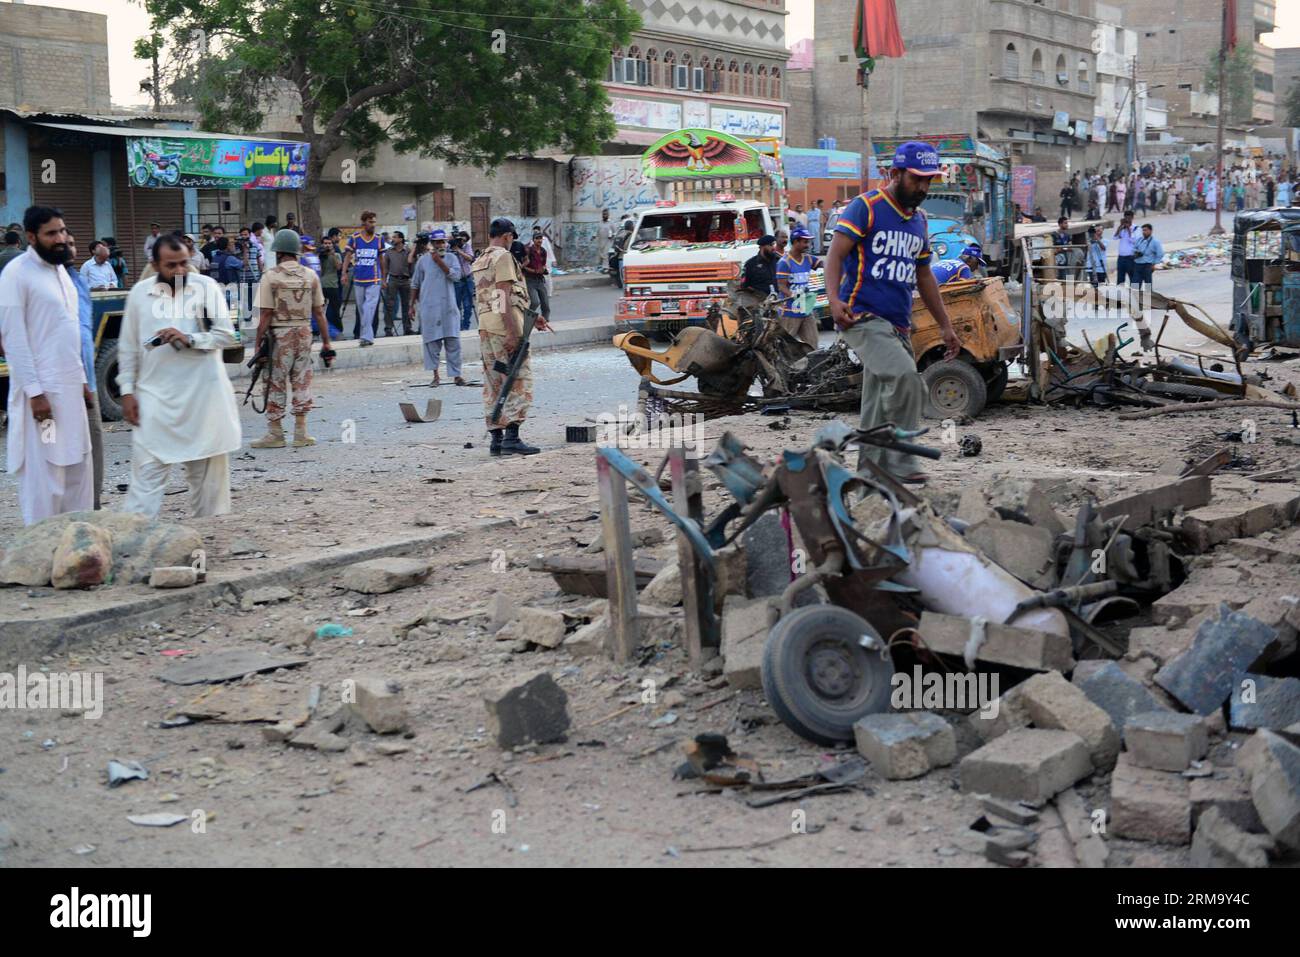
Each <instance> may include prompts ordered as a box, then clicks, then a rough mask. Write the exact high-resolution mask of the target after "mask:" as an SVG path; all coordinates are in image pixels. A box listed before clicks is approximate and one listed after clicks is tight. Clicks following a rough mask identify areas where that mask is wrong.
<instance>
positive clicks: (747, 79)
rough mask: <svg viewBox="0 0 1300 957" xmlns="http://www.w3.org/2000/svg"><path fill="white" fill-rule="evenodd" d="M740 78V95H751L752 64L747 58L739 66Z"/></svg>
mask: <svg viewBox="0 0 1300 957" xmlns="http://www.w3.org/2000/svg"><path fill="white" fill-rule="evenodd" d="M741 79H742V80H743V81H744V82H743V83H741V87H740V94H741V96H753V95H754V64H752V63H750V62H749V61H748V60H746V61H745V65H744V66H743V67H742V68H741Z"/></svg>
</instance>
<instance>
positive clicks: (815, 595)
mask: <svg viewBox="0 0 1300 957" xmlns="http://www.w3.org/2000/svg"><path fill="white" fill-rule="evenodd" d="M923 432H924V430H921V431H920V432H905V431H902V430H899V429H897V428H896V427H894V426H893V425H884V426H880V427H877V428H874V429H871V430H869V431H862V430H856V429H853V428H851V427H849V426H847V425H845V424H844V423H843V422H838V421H836V422H832V423H831V424H829V425H827V426H826V427H825V428H823V429H822V430H821V431H819V432H818V433H817V435H816V436H815V438H814V441H813V444H812V446H811V447H810V448H807V449H803V450H799V451H793V450H787V451H785V452H783V453H782V454H781V455H780V456H779V458H778V459H777V460H776V461H775V462H773V463H772V464H771V465H769V466H767V467H764V466H763V465H762V464H760V463H759V462H758V461H757V460H755V459H754V458H753V457H752V456H750V455H749V454H747V451H746V446H745V445H744V444H743V443H742V442H741V441H740V440H739V439H737V438H736V437H735V436H734V435H733V434H731V433H726V434H724V435H723V437H722V438H721V440H720V441H719V442H718V444H717V446H716V448H715V449H714V450H713V451H712V453H711V454H709V455H708V456H707V457H706V458H704V459H703V461H702V465H703V466H704V467H705V468H708V469H709V470H711V471H712V472H713V473H714V474H715V475H716V476H717V478H718V479H719V480H720V481H721V482H722V484H723V485H724V486H725V488H726V490H727V492H728V493H729V494H730V496H731V497H732V498H733V499H734V501H733V502H732V503H731V504H729V505H728V506H727V507H726V508H725V509H723V510H722V511H721V512H720V513H719V514H718V515H717V516H715V517H714V518H713V519H712V520H711V521H707V522H706V521H704V520H699V521H697V520H694V519H692V518H691V517H689V516H688V515H685V514H682V513H681V512H680V511H678V510H677V509H675V508H674V507H673V505H672V504H670V502H669V500H668V498H667V497H666V496H665V494H664V492H663V491H662V490H661V488H660V486H659V482H658V480H657V479H656V477H655V476H654V475H652V474H651V473H650V471H649V470H647V469H645V468H642V467H641V466H639V465H637V464H636V463H635V462H633V461H632V460H631V459H630V458H628V457H627V456H626V455H625V454H624V453H623V452H621V451H620V450H619V449H618V448H616V447H612V446H611V447H602V448H599V449H598V450H597V455H598V456H600V457H602V458H603V459H604V460H605V461H606V462H607V463H609V466H610V467H611V468H612V469H614V470H615V471H617V472H618V473H620V474H621V475H622V476H623V477H624V478H626V479H627V480H628V481H629V482H630V483H631V484H633V485H634V486H635V487H636V488H638V489H639V490H640V491H641V492H642V493H643V494H644V495H645V497H646V498H647V499H649V500H650V501H651V502H652V503H653V504H654V505H655V507H657V508H658V509H659V510H660V511H662V512H663V513H664V514H665V515H666V516H667V517H668V518H669V519H670V520H671V521H672V522H673V523H674V524H676V525H677V527H678V528H679V529H680V530H681V531H682V533H683V535H684V536H685V538H686V539H687V540H688V541H689V542H690V545H691V550H690V551H689V552H686V553H684V554H683V560H682V564H681V572H682V575H683V580H684V581H685V580H686V578H687V576H689V575H694V576H695V582H696V584H697V585H698V588H699V592H700V595H701V597H700V599H699V604H700V606H701V607H703V608H706V609H708V610H709V611H708V614H712V613H713V608H714V597H715V596H714V595H713V589H714V588H715V587H716V584H717V574H718V572H717V567H716V565H715V559H716V558H717V556H718V552H719V550H721V549H723V548H725V547H726V546H728V545H730V544H731V543H733V542H735V541H737V540H738V539H739V538H740V536H741V535H742V533H744V531H745V530H746V529H747V528H749V527H750V526H752V525H753V524H754V523H755V522H757V521H758V520H759V519H760V517H762V516H763V515H764V514H765V513H767V512H769V511H772V510H775V509H781V510H783V511H784V512H786V513H787V514H788V517H789V519H790V521H791V523H792V525H793V531H794V532H797V536H798V541H797V544H798V547H799V548H800V549H802V555H803V556H805V558H806V561H805V563H804V569H805V570H803V572H802V574H798V575H797V576H796V575H794V573H793V572H792V573H791V577H792V579H793V580H791V581H790V582H789V584H788V585H787V586H785V587H784V590H783V591H781V592H780V594H779V595H778V594H773V595H770V596H769V600H768V624H769V626H770V631H769V632H768V635H767V639H766V645H765V647H764V654H763V660H762V686H763V690H764V692H765V694H766V697H767V699H768V701H769V703H770V704H771V706H772V708H773V709H774V710H775V711H776V713H777V715H778V716H779V717H780V719H781V720H782V721H783V722H784V723H785V724H786V725H788V726H789V727H790V728H791V729H793V730H794V731H795V732H797V733H798V734H800V735H801V736H803V737H805V738H808V739H810V740H812V741H816V742H819V743H822V744H834V743H836V742H842V741H852V740H853V736H854V732H853V726H854V723H855V722H857V721H858V720H859V719H860V718H862V717H863V716H865V715H867V714H871V713H876V712H882V711H887V710H889V707H890V691H891V678H892V676H893V674H894V672H895V670H896V668H898V669H902V670H907V669H909V668H911V667H913V666H914V665H915V664H925V665H927V666H932V665H935V664H941V663H942V662H941V661H940V659H938V658H937V657H936V652H937V651H940V650H941V651H943V652H946V653H949V654H953V653H955V654H956V666H957V667H960V666H961V664H962V663H964V664H965V666H966V668H967V669H969V670H971V671H974V670H975V669H976V667H977V664H976V663H977V662H980V663H982V664H981V667H988V666H989V665H990V664H992V665H993V666H995V667H996V666H998V665H1000V664H1015V663H1016V661H1018V660H1019V653H1018V652H1016V653H1012V654H1011V655H1009V656H1008V655H1006V654H1001V653H999V652H997V651H994V650H992V649H991V646H990V647H989V648H986V642H987V641H988V640H989V638H990V635H991V634H994V635H995V637H996V642H994V644H1001V645H1002V646H1003V647H1005V646H1006V644H1007V642H1008V641H1010V642H1011V643H1013V644H1014V643H1016V642H1021V641H1023V642H1024V643H1025V645H1026V647H1028V646H1029V645H1033V646H1034V647H1036V648H1038V649H1040V652H1039V653H1041V654H1042V655H1044V656H1046V657H1047V658H1052V659H1053V660H1055V661H1057V662H1059V663H1061V664H1059V665H1058V666H1059V667H1063V668H1065V669H1066V670H1068V668H1070V667H1073V660H1074V658H1076V657H1079V658H1082V657H1103V656H1109V657H1119V656H1120V655H1122V654H1123V651H1124V648H1123V647H1122V646H1121V645H1120V644H1119V643H1117V642H1116V641H1115V640H1114V639H1112V638H1111V637H1110V636H1108V634H1107V633H1106V632H1105V631H1104V630H1103V629H1101V628H1099V627H1098V626H1097V624H1096V623H1097V622H1099V620H1102V619H1107V618H1113V617H1117V616H1123V615H1126V614H1132V613H1133V612H1135V611H1136V610H1137V608H1138V604H1137V602H1138V601H1139V600H1143V601H1144V600H1150V599H1151V598H1154V597H1158V596H1159V595H1161V594H1163V593H1165V592H1167V591H1169V590H1170V589H1171V588H1173V587H1175V586H1176V585H1177V584H1179V583H1180V582H1181V581H1182V579H1183V577H1184V573H1183V568H1182V562H1181V559H1180V558H1179V557H1178V555H1177V554H1176V553H1175V552H1174V550H1173V539H1172V535H1171V534H1170V533H1169V532H1168V531H1167V530H1166V529H1165V528H1162V527H1161V522H1160V520H1159V518H1160V517H1159V516H1157V515H1155V514H1146V515H1132V514H1119V513H1115V512H1113V511H1101V512H1099V511H1097V510H1095V509H1093V508H1091V507H1090V506H1085V507H1084V508H1082V509H1081V510H1080V511H1079V513H1078V516H1077V519H1076V528H1075V529H1074V531H1073V533H1068V532H1067V533H1064V534H1058V535H1057V536H1056V537H1055V540H1054V542H1053V547H1052V551H1051V568H1050V574H1049V575H1048V576H1046V577H1042V576H1040V577H1039V578H1038V579H1037V582H1038V584H1040V585H1045V586H1046V587H1043V588H1034V587H1031V586H1030V585H1029V584H1027V583H1026V582H1025V581H1022V580H1021V579H1020V578H1017V577H1016V575H1014V574H1012V573H1011V572H1010V571H1008V570H1007V568H1005V567H1003V566H1002V565H1000V564H998V563H997V562H995V561H994V560H993V559H992V558H990V557H989V555H988V554H986V553H985V552H984V551H983V550H981V548H980V547H978V546H977V545H976V544H975V543H974V542H972V541H971V540H970V539H968V538H967V537H966V536H965V534H964V533H965V531H966V530H967V526H966V524H965V523H964V522H962V521H960V520H959V519H957V518H955V517H951V516H944V515H940V514H939V513H938V512H936V511H935V509H934V508H933V507H932V506H931V505H930V503H928V502H927V501H925V500H923V499H921V498H920V497H918V496H916V495H915V494H913V493H912V492H911V491H909V490H908V489H906V488H905V487H904V486H902V485H901V484H899V483H898V482H896V481H895V480H894V479H893V478H892V477H891V476H890V475H889V474H888V473H886V472H884V471H883V470H881V469H880V468H878V467H877V466H876V465H875V464H874V463H873V462H871V461H870V460H869V459H867V458H866V457H865V456H861V457H860V462H859V470H858V471H856V472H855V471H852V470H850V469H849V468H848V467H847V466H846V465H845V464H844V453H845V452H846V451H847V450H849V449H851V448H852V447H853V446H855V445H856V446H858V447H859V448H860V449H861V448H862V447H863V446H876V447H880V448H886V449H895V450H901V451H906V452H911V453H912V454H917V455H921V456H924V457H927V458H932V459H933V458H938V457H939V452H938V450H935V449H931V448H927V447H925V446H920V445H917V444H915V443H914V442H913V441H912V440H913V439H915V438H917V437H918V436H919V435H921V434H922V433H923ZM785 527H786V529H787V543H788V545H789V547H790V550H791V553H792V554H793V553H794V549H795V545H796V542H795V539H794V535H793V534H792V533H791V530H790V525H789V524H786V526H785ZM1062 527H1064V526H1062ZM692 554H693V557H692V558H691V559H690V560H688V559H687V558H686V556H688V555H692ZM1103 555H1104V556H1105V559H1104V560H1098V556H1103ZM923 614H925V615H927V616H932V615H935V614H937V615H940V616H956V617H955V618H953V619H946V621H947V622H948V623H950V624H954V623H955V624H959V625H960V626H961V628H962V629H964V630H963V631H962V633H961V636H962V638H963V640H962V641H961V642H960V647H952V646H951V643H949V644H947V645H945V646H944V648H942V649H937V648H934V647H930V646H929V645H927V640H925V639H922V637H921V634H920V632H919V631H918V630H917V626H918V624H919V622H920V620H921V616H922V615H923ZM715 624H716V622H715ZM715 633H716V631H715ZM928 637H929V636H928V635H927V639H928ZM944 667H945V668H947V667H948V666H947V665H944Z"/></svg>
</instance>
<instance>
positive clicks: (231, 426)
mask: <svg viewBox="0 0 1300 957" xmlns="http://www.w3.org/2000/svg"><path fill="white" fill-rule="evenodd" d="M153 267H154V270H155V272H154V274H153V275H152V276H150V277H148V278H146V279H141V280H140V281H139V282H138V283H136V284H135V285H134V286H133V287H132V288H131V293H130V295H128V296H127V299H126V313H125V314H124V315H123V317H122V329H121V334H120V337H119V339H118V346H117V357H118V370H117V384H118V388H119V389H120V390H121V394H122V416H123V418H125V419H126V421H127V422H128V423H130V425H131V426H133V428H132V432H131V488H130V491H129V492H128V493H127V497H126V504H125V505H124V506H123V508H124V509H125V510H126V511H128V512H137V513H139V514H141V515H144V516H147V517H149V518H156V517H157V515H158V511H159V509H160V508H161V507H162V500H163V493H164V491H165V490H166V488H167V482H168V478H169V476H170V474H171V469H172V466H173V465H179V464H181V463H184V465H185V475H186V479H187V481H188V483H189V487H190V513H191V515H192V516H194V517H196V518H197V517H200V516H204V515H224V514H226V513H227V512H229V511H230V453H231V452H235V451H237V450H238V449H239V446H240V444H241V443H242V441H243V437H242V435H241V433H240V429H239V409H238V407H237V406H236V405H235V394H234V391H233V390H232V388H231V385H230V377H229V376H227V375H226V366H225V363H224V362H223V361H222V355H221V352H222V350H223V349H226V348H229V347H230V346H233V345H235V343H236V341H237V340H236V339H235V329H234V326H233V325H231V321H230V310H229V308H228V307H227V305H226V299H225V296H223V295H222V292H221V288H220V286H218V285H217V283H216V281H215V280H213V279H210V278H208V277H207V276H202V275H199V274H198V273H194V272H190V271H188V269H189V252H188V250H187V249H186V248H185V244H184V243H183V242H181V241H180V240H179V239H177V238H176V236H175V235H173V234H171V233H166V234H164V235H162V236H160V237H159V239H158V242H156V243H155V244H154V247H153Z"/></svg>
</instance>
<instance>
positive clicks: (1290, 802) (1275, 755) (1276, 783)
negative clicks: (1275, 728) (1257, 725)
mask: <svg viewBox="0 0 1300 957" xmlns="http://www.w3.org/2000/svg"><path fill="white" fill-rule="evenodd" d="M1255 738H1256V739H1257V741H1258V745H1257V749H1256V750H1255V753H1254V755H1253V757H1252V759H1251V760H1250V761H1249V766H1248V767H1247V768H1246V769H1247V770H1248V771H1249V773H1250V796H1251V800H1253V801H1254V803H1255V810H1256V812H1257V813H1258V814H1259V819H1260V821H1262V822H1263V824H1264V827H1266V828H1268V832H1269V833H1270V834H1272V835H1273V838H1274V839H1275V840H1276V841H1277V842H1278V843H1279V844H1283V845H1285V846H1286V847H1288V848H1290V849H1292V850H1300V747H1297V746H1296V745H1294V744H1292V743H1291V742H1290V741H1288V740H1286V739H1285V738H1283V737H1282V736H1281V735H1278V734H1274V733H1273V732H1272V731H1268V730H1261V731H1257V732H1255Z"/></svg>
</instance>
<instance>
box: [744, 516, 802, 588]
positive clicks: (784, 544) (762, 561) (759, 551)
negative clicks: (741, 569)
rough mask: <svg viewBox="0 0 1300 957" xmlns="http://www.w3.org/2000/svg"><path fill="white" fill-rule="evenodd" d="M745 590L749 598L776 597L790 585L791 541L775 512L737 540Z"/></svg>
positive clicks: (748, 529)
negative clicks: (742, 547)
mask: <svg viewBox="0 0 1300 957" xmlns="http://www.w3.org/2000/svg"><path fill="white" fill-rule="evenodd" d="M740 541H741V544H742V545H743V546H744V550H745V588H746V592H747V594H748V595H749V596H750V597H751V598H761V597H764V596H768V595H779V594H781V592H783V591H785V588H786V586H787V585H789V584H790V539H789V537H788V536H787V535H786V531H785V529H784V528H782V527H781V519H780V518H778V517H777V514H776V512H768V513H767V514H766V515H764V516H762V517H761V518H760V519H758V521H756V522H755V523H754V524H753V525H751V526H749V528H747V529H745V531H744V533H743V534H742V535H741V537H740Z"/></svg>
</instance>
